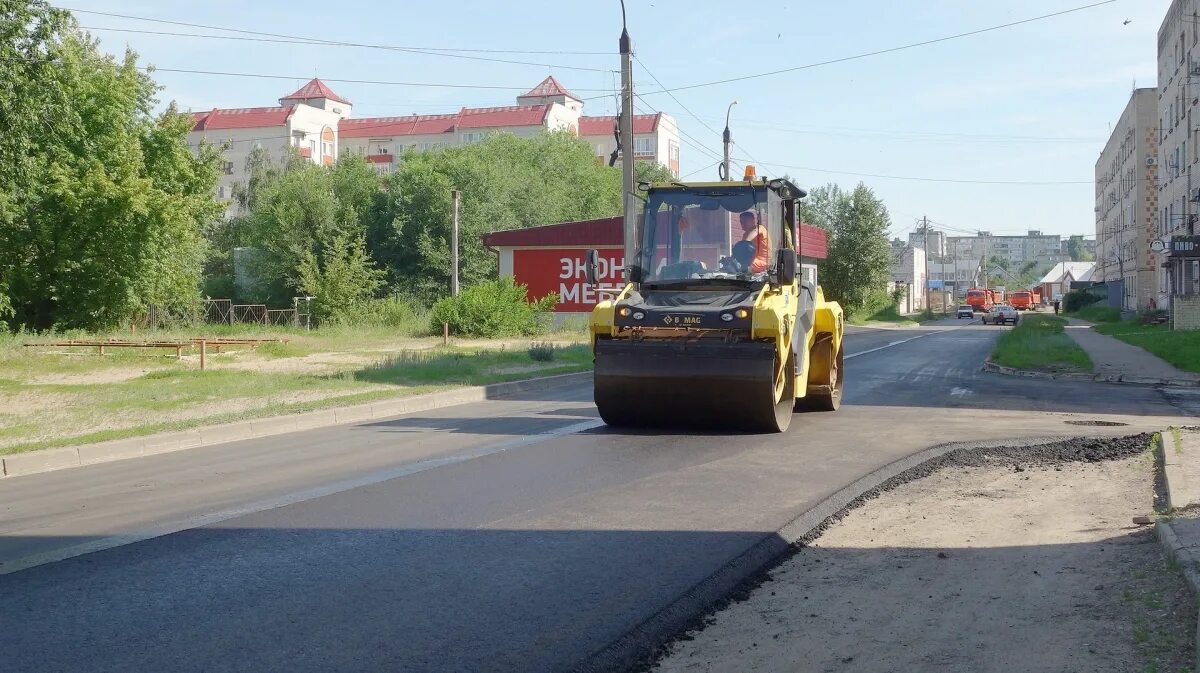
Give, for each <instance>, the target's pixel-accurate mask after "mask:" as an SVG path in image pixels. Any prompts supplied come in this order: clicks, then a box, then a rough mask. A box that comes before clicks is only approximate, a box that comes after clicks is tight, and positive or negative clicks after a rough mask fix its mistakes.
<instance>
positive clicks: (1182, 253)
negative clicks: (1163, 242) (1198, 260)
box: [1170, 236, 1200, 257]
mask: <svg viewBox="0 0 1200 673" xmlns="http://www.w3.org/2000/svg"><path fill="white" fill-rule="evenodd" d="M1170 249H1171V256H1172V257H1200V236H1172V237H1171V248H1170Z"/></svg>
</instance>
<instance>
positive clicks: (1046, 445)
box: [634, 433, 1152, 671]
mask: <svg viewBox="0 0 1200 673" xmlns="http://www.w3.org/2000/svg"><path fill="white" fill-rule="evenodd" d="M1151 438H1152V437H1151V435H1150V434H1148V433H1138V434H1132V435H1127V436H1123V437H1074V438H1068V439H1061V440H1053V441H1044V440H1035V441H1032V442H1027V443H1022V442H1016V443H1013V444H1011V445H1007V446H969V445H968V446H963V447H960V448H956V449H952V450H950V451H948V452H946V453H944V454H942V455H940V456H937V457H935V458H932V459H930V460H928V461H925V462H923V463H921V464H920V465H917V466H915V467H912V468H910V469H908V470H905V471H904V472H901V473H899V474H897V475H895V476H894V477H891V478H890V479H887V480H885V481H884V482H882V483H880V484H879V485H878V486H876V487H875V488H872V489H870V490H868V491H866V492H865V493H863V494H862V495H859V496H858V497H856V498H854V499H853V500H851V501H850V502H849V503H847V504H846V505H845V506H844V507H842V508H841V509H839V510H838V511H836V512H834V513H833V514H832V515H830V516H829V517H827V518H826V519H824V520H823V521H822V522H821V523H820V524H818V525H817V526H816V527H815V528H813V529H812V530H811V531H809V532H808V533H807V534H806V535H804V536H803V537H802V538H801V539H800V540H799V541H797V542H796V543H794V544H793V545H791V551H790V552H788V553H785V554H783V555H782V556H781V557H779V558H778V559H777V560H776V561H775V562H774V563H772V564H771V566H769V567H767V568H764V569H762V570H761V571H759V572H758V573H756V574H754V575H752V576H751V577H749V578H747V579H746V580H745V581H744V582H742V583H741V584H740V585H739V586H738V588H737V589H736V590H735V591H733V592H732V593H731V594H730V595H728V596H727V597H726V598H724V599H722V600H720V601H718V602H717V603H715V604H713V605H712V606H711V607H710V608H709V609H708V610H707V611H706V612H705V613H703V614H701V615H699V616H697V617H696V618H695V619H693V620H692V621H691V622H690V623H689V624H688V625H687V627H686V628H685V629H684V630H683V631H681V632H680V633H679V635H677V636H676V637H675V638H674V639H672V640H670V641H668V642H666V643H663V644H662V645H661V646H660V647H658V648H656V650H655V652H654V653H653V654H652V655H651V656H649V657H647V658H646V659H643V660H642V661H640V662H639V664H638V665H637V666H635V667H634V669H635V670H639V671H647V670H649V669H650V668H652V667H653V666H654V664H655V662H656V661H658V660H659V659H661V658H662V657H663V656H664V655H665V654H667V653H668V652H669V651H670V649H671V647H672V645H673V644H674V643H676V642H679V641H687V640H691V639H692V636H691V635H689V632H692V631H694V630H696V629H700V628H703V627H704V626H708V625H710V624H712V623H713V622H714V616H715V615H716V613H717V612H719V611H721V610H722V609H724V608H725V607H727V606H728V605H729V604H730V603H734V602H739V601H744V600H746V599H747V598H749V597H750V595H751V594H752V593H753V592H754V590H755V589H757V588H758V587H760V586H761V585H762V584H763V583H764V582H766V581H768V580H770V579H772V575H771V572H772V570H774V569H775V568H777V567H779V566H780V565H781V564H783V563H785V562H787V561H788V560H789V559H791V558H792V557H794V556H795V555H796V554H797V553H798V552H799V551H800V550H802V549H803V548H804V547H805V546H806V545H807V544H808V543H810V542H812V541H813V540H816V539H817V538H819V537H820V536H821V535H822V533H824V532H825V531H826V530H828V529H829V528H830V527H831V526H833V525H835V524H836V523H838V522H839V521H841V520H842V519H844V518H845V517H846V516H847V515H848V514H850V513H851V512H852V511H853V510H855V509H858V508H860V507H862V506H863V505H864V504H866V503H868V502H870V501H872V500H874V499H877V498H879V497H880V495H882V494H884V493H887V492H889V491H892V490H894V489H896V488H898V487H900V486H902V485H904V484H907V483H909V482H913V481H916V480H919V479H923V478H925V477H928V476H930V475H933V474H935V473H937V472H939V471H941V470H946V469H956V468H980V467H1005V468H1006V469H1011V470H1012V471H1013V472H1023V471H1025V470H1030V469H1053V468H1055V467H1056V466H1062V465H1066V464H1071V463H1099V462H1103V461H1117V460H1122V459H1126V458H1131V457H1133V456H1136V455H1138V454H1141V453H1143V452H1145V451H1147V449H1148V447H1149V444H1150V441H1151ZM1149 495H1150V494H1147V496H1148V497H1149Z"/></svg>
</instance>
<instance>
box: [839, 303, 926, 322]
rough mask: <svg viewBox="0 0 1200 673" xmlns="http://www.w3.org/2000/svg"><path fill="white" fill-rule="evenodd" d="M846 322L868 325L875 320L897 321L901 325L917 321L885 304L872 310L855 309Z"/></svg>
mask: <svg viewBox="0 0 1200 673" xmlns="http://www.w3.org/2000/svg"><path fill="white" fill-rule="evenodd" d="M846 322H848V323H850V324H851V325H869V324H871V323H876V322H886V323H898V324H901V325H916V324H917V321H916V320H913V319H912V318H910V317H908V316H903V315H900V312H899V311H897V310H896V307H895V306H885V307H883V308H881V309H876V310H874V311H872V310H871V309H869V308H868V309H864V310H860V311H856V312H854V313H853V314H851V315H850V317H849V318H847V320H846Z"/></svg>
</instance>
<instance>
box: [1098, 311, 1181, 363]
mask: <svg viewBox="0 0 1200 673" xmlns="http://www.w3.org/2000/svg"><path fill="white" fill-rule="evenodd" d="M1095 329H1096V331H1097V332H1100V333H1101V334H1107V335H1109V336H1112V337H1116V338H1118V339H1120V340H1121V341H1124V342H1125V343H1127V344H1132V345H1134V346H1137V347H1139V348H1143V349H1145V350H1147V351H1149V352H1151V353H1153V354H1154V355H1157V356H1158V357H1160V358H1162V359H1163V360H1166V361H1167V362H1169V363H1171V364H1173V365H1175V366H1176V367H1178V368H1180V369H1182V370H1183V371H1185V372H1200V331H1172V330H1171V327H1170V325H1143V324H1141V323H1139V322H1138V321H1137V320H1130V321H1127V322H1120V323H1109V324H1104V325H1096V327H1095Z"/></svg>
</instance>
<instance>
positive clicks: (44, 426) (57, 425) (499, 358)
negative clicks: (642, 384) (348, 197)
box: [0, 334, 591, 455]
mask: <svg viewBox="0 0 1200 673" xmlns="http://www.w3.org/2000/svg"><path fill="white" fill-rule="evenodd" d="M373 338H374V335H370V334H369V335H368V337H367V341H368V343H373ZM321 345H322V344H320V343H318V342H309V343H301V344H297V345H293V344H290V343H289V344H273V345H271V346H269V347H268V346H260V347H259V348H258V351H257V352H250V351H244V352H242V353H238V354H221V355H215V354H214V355H210V359H209V366H210V368H209V369H207V370H205V371H200V370H199V369H198V367H197V366H196V365H197V362H191V363H190V364H189V363H187V362H180V361H177V360H175V359H174V357H170V358H163V357H161V356H156V357H153V358H148V357H146V356H139V355H136V354H133V353H128V352H123V351H122V352H119V353H117V354H114V355H112V356H108V355H105V356H104V357H99V356H97V355H94V354H92V355H80V356H70V355H62V354H54V353H37V352H30V351H32V350H35V349H21V348H16V349H13V348H4V347H3V346H0V410H2V411H0V455H3V454H8V453H17V452H23V451H31V450H35V449H42V448H49V447H55V446H69V445H76V444H84V443H90V442H97V441H106V440H111V439H120V438H125V437H132V436H140V435H146V434H152V433H155V432H163V431H170V430H181V429H187V428H194V427H198V426H203V425H211V424H217V423H227V422H231V421H237V420H246V419H250V418H262V417H267V416H273V415H278V414H287V413H297V412H302V411H309V410H313V409H320V408H326V407H332V406H340V405H347V404H358V403H363V402H368V401H372V400H377V399H383V398H389V397H398V396H404V395H413V394H418V393H424V392H430V391H436V390H442V389H446V388H450V387H455V386H463V385H486V384H490V383H500V382H504V381H514V380H518V379H527V378H532V377H537V376H547V375H553V374H565V373H572V372H579V371H586V370H588V369H590V368H591V351H590V349H589V348H588V347H587V346H581V345H573V346H561V345H557V346H556V345H550V344H543V345H542V347H543V348H549V349H550V350H551V351H552V355H551V359H550V360H549V361H536V360H535V359H534V358H533V357H531V355H530V349H529V347H528V344H525V345H522V346H520V347H513V348H507V347H505V346H503V345H500V344H496V345H495V346H492V347H489V348H480V347H475V348H468V347H455V346H450V347H440V346H439V347H436V348H428V347H426V348H424V349H423V350H407V349H403V348H391V349H379V348H371V349H364V350H358V347H360V344H358V343H347V344H344V345H347V346H350V347H351V348H350V349H347V350H345V351H331V350H329V349H328V347H326V348H324V349H321V348H320V346H321ZM424 345H425V346H428V345H429V344H428V342H425V343H424ZM264 349H266V352H263V350H264ZM114 350H115V349H114ZM381 351H382V352H381ZM310 352H328V353H330V354H331V355H337V356H338V357H339V358H342V359H340V360H339V359H336V358H335V359H334V360H332V361H331V362H332V363H333V364H329V363H328V362H325V361H307V360H304V359H303V356H304V355H306V354H308V353H310ZM283 358H292V359H293V360H291V361H287V360H283V361H280V360H281V359H283ZM239 365H248V366H239ZM110 374H117V375H116V376H111V377H110V376H109V375H110ZM64 376H65V378H64Z"/></svg>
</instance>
